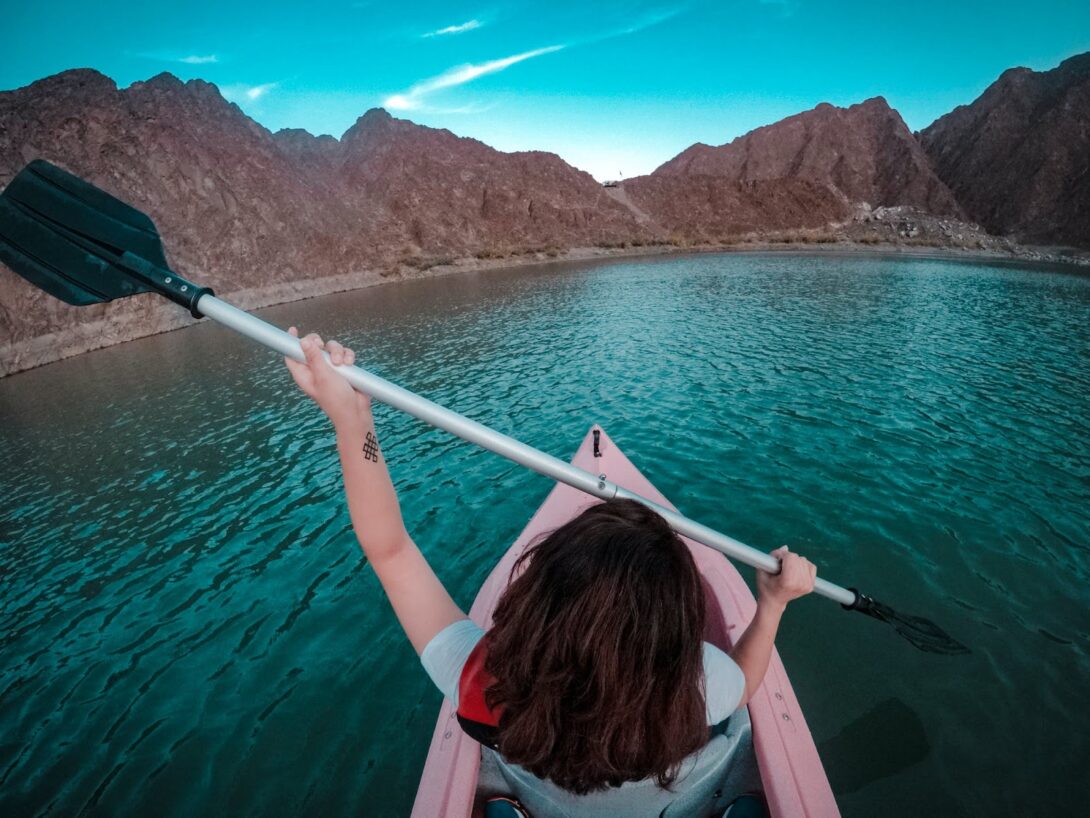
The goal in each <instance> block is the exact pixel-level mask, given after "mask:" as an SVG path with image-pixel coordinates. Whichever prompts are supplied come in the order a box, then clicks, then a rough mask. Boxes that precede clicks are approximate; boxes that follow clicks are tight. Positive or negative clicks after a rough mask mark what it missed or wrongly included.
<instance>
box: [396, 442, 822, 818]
mask: <svg viewBox="0 0 1090 818" xmlns="http://www.w3.org/2000/svg"><path fill="white" fill-rule="evenodd" d="M571 462H572V464H573V465H575V466H577V467H579V468H581V469H584V470H586V471H589V472H592V473H594V474H604V475H606V477H607V478H608V479H609V480H611V481H613V482H614V483H616V484H617V485H619V486H623V487H624V488H626V489H628V490H629V491H633V492H635V493H636V494H639V495H641V496H643V497H645V498H647V499H648V500H652V501H654V502H657V503H660V504H661V505H663V506H666V507H667V508H673V506H672V505H670V503H669V502H668V501H667V500H666V498H665V497H663V496H662V494H660V493H659V492H658V491H657V490H656V489H655V487H654V486H652V485H651V483H650V481H648V479H647V478H646V477H644V476H643V474H642V473H641V472H640V471H639V470H638V469H637V468H636V467H635V466H634V465H632V463H631V461H629V459H628V458H627V457H625V455H624V453H623V452H621V450H620V449H619V448H618V447H617V445H616V444H615V443H613V441H612V440H610V439H609V437H608V436H607V435H606V433H605V432H604V431H602V429H601V428H600V427H598V426H594V427H592V428H591V430H590V431H589V432H587V436H586V437H585V438H584V439H583V442H582V444H580V446H579V450H578V451H577V452H576V453H575V457H574V458H572V461H571ZM597 502H599V501H598V500H597V499H596V498H594V497H591V496H589V495H587V494H584V493H583V492H581V491H579V490H577V489H574V488H572V487H570V486H567V485H564V484H562V483H557V484H556V486H555V487H554V488H553V490H552V492H550V494H549V496H548V497H547V498H546V499H545V502H544V503H543V504H542V506H541V507H540V508H539V509H538V510H537V512H536V513H535V514H534V516H533V517H532V518H531V519H530V522H529V523H528V524H527V526H526V528H525V529H524V530H523V532H522V533H521V534H520V535H519V537H518V539H516V540H515V542H514V544H513V545H512V546H511V547H510V548H509V549H508V550H507V553H505V554H504V555H503V558H502V559H501V560H500V561H499V563H498V564H497V565H496V567H495V568H494V569H493V570H492V573H491V574H490V575H489V576H488V579H486V580H485V582H484V584H483V585H482V586H481V589H480V591H479V592H478V593H477V598H476V599H475V600H474V602H473V607H472V608H471V609H470V612H469V616H470V618H471V619H472V620H473V621H474V622H476V623H477V624H478V625H480V626H481V627H483V628H485V629H486V630H487V629H488V627H489V626H490V625H491V623H492V612H493V610H494V609H495V607H496V603H497V602H498V601H499V599H500V596H501V595H502V594H503V591H504V588H505V587H506V585H507V580H508V577H509V576H510V573H511V567H512V565H513V564H514V562H515V560H517V559H518V557H519V555H520V554H522V552H523V550H524V549H525V548H526V546H527V545H528V544H529V543H530V542H531V541H532V540H533V539H534V537H536V536H538V535H540V534H541V533H543V532H546V531H551V530H553V529H554V528H557V527H558V526H560V525H562V524H564V523H565V522H567V521H568V520H570V519H571V518H572V517H574V516H575V515H576V514H578V513H579V512H581V511H582V510H583V509H584V508H586V507H587V506H589V505H591V504H593V503H597ZM682 539H683V540H684V541H685V543H686V544H687V545H688V546H689V549H690V551H692V554H693V558H694V559H695V561H696V565H697V568H698V569H699V570H700V572H701V575H702V576H703V578H704V581H705V592H706V594H707V606H708V616H707V630H706V632H705V634H704V638H705V640H706V641H708V642H711V643H712V644H714V645H716V646H717V647H719V648H721V649H722V650H724V651H729V650H730V649H731V646H732V645H733V642H734V640H735V639H737V638H738V636H739V635H740V634H741V633H742V632H743V631H744V630H745V626H746V625H747V624H748V623H749V621H750V619H752V617H753V614H754V612H755V610H756V606H757V602H756V600H755V599H754V597H753V594H752V593H751V592H750V590H749V587H748V586H747V585H746V583H745V581H744V580H743V579H742V576H741V574H739V573H738V571H737V570H736V569H735V568H734V566H733V565H732V564H731V563H730V562H729V561H728V560H727V558H726V557H724V556H723V555H722V554H720V553H719V552H717V551H713V550H712V549H710V548H708V547H707V546H704V545H701V544H699V543H696V542H693V541H692V540H689V539H687V538H682ZM747 709H748V710H749V721H750V725H751V730H752V740H751V741H747V743H746V747H745V748H744V749H745V750H746V751H747V752H751V753H752V755H753V760H755V762H756V767H757V770H758V772H759V777H760V785H761V788H762V789H763V791H764V797H765V800H766V801H767V802H768V808H769V812H770V813H771V815H772V817H773V818H827V817H828V816H838V815H840V812H839V810H838V809H837V805H836V801H835V800H834V798H833V793H832V788H831V787H830V785H829V779H828V777H827V776H826V775H825V769H824V767H823V766H822V763H821V758H820V757H819V756H818V752H817V748H816V747H815V746H814V739H813V737H812V736H811V735H810V730H809V728H808V727H807V726H806V719H805V718H804V717H803V714H802V709H801V707H800V706H799V702H798V700H797V699H796V698H795V694H794V691H793V690H792V689H791V683H790V682H789V681H788V678H787V671H786V670H785V669H784V666H783V662H782V661H781V660H780V656H779V653H778V652H777V651H775V650H773V653H772V660H771V662H770V663H769V667H768V673H767V674H766V676H765V680H764V683H763V684H762V685H761V687H760V688H758V690H757V691H756V693H754V695H753V696H752V698H751V699H750V701H749V703H748V705H747ZM480 777H481V746H480V745H479V744H478V743H477V742H476V741H474V740H473V739H471V738H470V737H469V736H467V735H466V734H465V733H463V732H462V729H461V727H459V725H458V720H457V718H456V713H455V711H454V709H453V708H452V706H451V702H450V701H449V700H444V701H443V705H442V707H441V709H440V711H439V719H438V722H437V723H436V726H435V733H434V735H433V736H432V741H431V747H430V749H429V750H428V757H427V760H426V761H425V763H424V772H423V773H422V775H421V777H420V787H419V789H418V790H417V793H416V801H415V803H414V805H413V811H412V815H413V818H436V816H444V818H472V816H473V815H474V803H475V801H476V800H477V793H478V782H479V780H480ZM478 814H479V813H478ZM535 818H546V816H535Z"/></svg>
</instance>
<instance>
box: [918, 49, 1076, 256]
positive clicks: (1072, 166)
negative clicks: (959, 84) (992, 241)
mask: <svg viewBox="0 0 1090 818" xmlns="http://www.w3.org/2000/svg"><path fill="white" fill-rule="evenodd" d="M920 141H921V143H922V144H923V147H924V149H925V150H926V151H927V153H928V155H929V156H930V157H931V161H932V163H933V164H934V166H935V169H936V171H937V172H938V174H939V176H940V177H941V178H942V179H943V181H945V182H946V184H947V185H949V187H950V189H951V190H953V192H954V194H955V195H956V196H957V197H958V201H959V202H960V203H961V205H962V207H964V208H965V210H966V212H967V213H968V214H969V215H970V217H971V218H973V219H974V220H976V221H978V222H980V224H982V225H983V226H984V227H985V228H987V229H988V231H989V232H992V233H996V234H1009V235H1012V236H1014V237H1016V238H1018V239H1019V240H1022V241H1027V242H1032V243H1041V244H1045V243H1054V244H1070V245H1074V246H1079V247H1090V53H1087V54H1081V55H1079V56H1077V57H1072V58H1071V59H1069V60H1065V61H1064V62H1062V63H1061V64H1060V65H1059V66H1058V67H1057V68H1054V69H1053V70H1051V71H1044V72H1036V71H1031V70H1029V69H1028V68H1012V69H1010V70H1009V71H1006V72H1004V73H1003V74H1002V76H1000V77H999V79H997V80H996V81H995V82H994V83H993V84H992V85H991V86H989V87H988V89H987V90H986V91H985V92H984V93H983V94H981V96H980V97H979V98H978V99H977V100H976V101H975V102H973V103H972V104H971V105H961V106H959V107H957V108H955V109H954V110H953V111H951V112H950V113H948V114H947V115H946V116H944V117H941V118H940V119H938V120H936V121H935V122H934V124H932V125H931V126H930V127H928V128H926V129H925V130H924V131H923V132H922V133H921V134H920Z"/></svg>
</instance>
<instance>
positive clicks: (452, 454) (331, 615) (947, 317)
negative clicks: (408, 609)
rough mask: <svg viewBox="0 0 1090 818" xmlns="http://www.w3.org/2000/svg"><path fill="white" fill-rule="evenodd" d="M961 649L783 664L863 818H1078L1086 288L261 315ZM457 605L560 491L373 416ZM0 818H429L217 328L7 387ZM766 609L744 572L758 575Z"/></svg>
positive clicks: (922, 289) (395, 292) (863, 644)
mask: <svg viewBox="0 0 1090 818" xmlns="http://www.w3.org/2000/svg"><path fill="white" fill-rule="evenodd" d="M263 312H264V314H265V316H266V317H267V318H268V319H269V320H272V321H274V322H276V323H279V324H281V325H287V324H288V323H297V324H299V325H301V326H302V327H304V328H306V329H312V328H318V329H321V330H322V331H323V332H324V333H325V334H326V335H327V336H328V335H333V336H336V337H338V338H341V339H343V340H345V341H347V342H349V343H351V344H352V345H353V346H354V347H355V348H356V349H357V350H359V351H360V353H361V355H360V357H361V358H362V359H363V362H364V364H365V365H369V366H371V367H373V368H374V369H375V370H377V371H378V372H379V373H381V374H383V375H385V376H386V377H389V378H391V379H393V380H395V381H397V382H399V383H401V384H403V385H404V386H406V387H408V388H410V389H413V390H417V391H419V392H421V393H423V394H424V395H427V396H428V397H431V398H433V399H435V400H437V401H440V402H442V403H444V404H447V405H449V406H451V407H453V408H456V409H458V410H460V411H462V412H464V413H466V414H468V415H470V416H471V417H474V418H476V419H479V420H481V421H484V422H485V423H489V424H492V425H494V426H495V427H496V428H498V429H500V430H501V431H504V432H508V433H512V434H517V435H518V436H520V437H522V438H523V439H525V440H527V441H528V442H529V443H531V444H533V445H535V446H538V447H540V448H543V449H545V450H546V451H549V452H552V453H554V454H556V455H558V456H562V457H564V458H567V457H569V456H570V455H571V454H572V452H573V451H574V449H575V447H576V445H577V444H578V442H579V440H580V439H581V437H582V435H583V434H584V433H585V431H586V429H587V427H588V426H589V425H590V424H591V423H592V422H600V423H602V424H603V426H604V427H605V428H606V429H607V431H608V432H609V433H610V435H611V436H613V437H614V438H615V439H616V440H617V442H618V443H619V444H620V445H622V446H623V447H624V448H625V451H626V452H627V453H628V454H629V456H630V457H631V458H632V459H633V460H634V461H635V462H636V463H637V464H639V465H640V466H641V467H642V468H643V469H644V471H645V472H646V473H647V474H648V476H649V477H650V478H651V479H652V480H653V481H654V482H655V483H656V484H657V485H658V486H659V487H660V488H661V489H662V490H663V491H664V493H665V494H666V495H667V496H669V497H670V498H671V499H672V500H673V501H674V502H675V503H676V504H677V505H678V506H679V507H680V508H681V509H682V511H684V512H686V513H688V514H690V515H691V516H694V517H696V518H697V519H699V520H701V521H703V522H706V523H708V524H710V525H712V526H716V527H719V528H721V529H723V530H725V531H727V532H729V533H731V534H733V535H734V536H736V537H738V538H739V539H742V540H743V541H746V542H749V543H752V544H753V545H756V546H759V547H763V548H766V549H771V548H773V547H775V546H777V545H779V544H781V543H784V542H789V543H793V544H795V545H796V546H797V548H798V549H799V550H802V551H803V552H805V553H806V554H807V555H809V556H810V557H811V558H812V559H814V561H815V562H817V563H818V564H819V565H820V566H823V575H825V576H827V577H828V578H830V579H832V580H833V581H839V582H842V583H843V584H847V585H858V586H859V587H862V588H864V589H867V590H870V591H872V592H873V593H874V594H875V595H876V596H878V597H879V598H881V599H883V600H886V601H888V602H890V603H891V604H893V605H894V606H895V607H898V608H902V609H904V610H907V611H911V612H915V613H921V614H924V615H926V616H929V617H931V618H933V619H935V620H937V621H939V622H940V623H942V624H943V625H944V626H945V627H946V628H947V629H948V630H950V631H951V632H952V633H953V634H954V635H955V636H956V637H957V638H959V639H961V640H962V641H964V642H966V643H967V644H969V645H970V646H971V647H972V650H973V653H972V655H970V656H962V657H944V656H933V655H928V654H923V653H919V652H917V651H915V650H914V649H913V648H911V647H910V646H909V645H908V644H907V643H904V642H902V641H900V640H899V639H898V638H897V637H896V636H895V635H894V634H893V633H892V631H890V630H889V629H887V628H885V627H883V626H881V625H879V624H878V623H875V622H873V621H871V620H868V619H866V618H864V617H860V616H856V615H854V614H847V613H844V612H842V611H841V610H839V608H838V607H837V606H836V605H834V604H831V603H829V602H827V601H825V600H822V599H817V598H813V599H807V600H803V601H801V602H799V603H797V604H796V605H794V606H793V607H792V609H791V610H790V612H789V614H788V616H787V619H786V621H785V624H784V628H783V632H782V634H781V638H780V640H779V646H780V650H781V652H782V654H783V656H784V660H785V662H786V664H787V667H788V670H789V671H790V673H791V675H792V680H793V682H794V684H795V687H796V690H797V692H798V695H799V698H800V700H801V702H802V705H803V707H804V709H805V711H806V716H807V719H808V720H809V723H810V726H811V729H812V731H813V734H814V737H815V739H816V740H817V743H818V745H819V748H820V750H821V752H822V755H823V757H824V760H825V763H826V766H827V769H828V772H829V776H830V779H831V780H832V783H833V787H834V790H835V791H836V792H837V794H838V798H839V801H840V803H841V805H842V808H843V810H844V813H845V814H846V815H849V816H868V815H875V814H878V813H879V811H880V812H881V814H882V815H883V816H886V818H891V817H892V816H915V815H921V814H930V815H944V816H955V815H979V816H985V815H987V816H991V815H1010V814H1013V813H1014V812H1015V811H1016V810H1018V809H1021V810H1025V811H1026V812H1025V813H1024V814H1034V815H1068V814H1085V813H1083V812H1082V810H1083V809H1084V808H1085V803H1086V799H1087V798H1088V797H1090V792H1088V784H1087V783H1086V780H1085V774H1086V773H1087V771H1088V769H1090V750H1088V745H1090V739H1088V736H1090V714H1088V710H1087V707H1086V698H1087V684H1088V683H1087V680H1088V678H1090V590H1088V588H1087V582H1088V579H1090V536H1088V529H1090V511H1088V509H1090V422H1088V420H1087V416H1088V410H1090V321H1088V318H1090V278H1087V277H1086V276H1081V275H1077V274H1069V273H1059V272H1048V271H1040V270H1022V269H1015V268H1001V267H994V266H983V265H970V264H957V263H950V262H943V261H931V260H928V261H922V260H889V259H884V260H883V259H870V258H834V257H821V258H807V257H803V256H799V257H790V256H742V255H727V256H700V257H690V258H675V259H665V260H662V259H660V260H650V261H625V262H622V263H608V264H598V265H591V264H588V265H575V266H568V267H553V268H541V269H527V270H522V271H517V272H502V271H501V272H491V273H482V274H471V275H463V276H458V277H451V278H442V279H435V280H430V281H422V282H413V283H405V284H395V285H390V286H385V287H380V288H375V289H371V290H366V291H361V292H357V293H352V294H346V295H337V296H331V297H328V298H322V299H316V300H312V301H308V302H304V303H298V304H291V305H286V306H282V307H277V308H274V309H269V310H265V311H263ZM378 415H379V427H380V433H381V435H382V438H383V444H384V449H385V451H386V453H387V457H388V459H389V460H390V462H391V469H392V471H393V474H394V478H395V481H396V483H397V486H398V489H399V491H400V493H401V498H402V503H403V507H404V511H405V517H406V521H407V523H408V525H409V526H410V529H411V531H412V532H413V534H414V535H415V537H416V539H417V540H418V542H419V543H420V544H421V546H422V547H423V549H424V550H425V551H426V553H427V554H428V556H429V558H430V559H432V560H433V561H434V563H435V565H436V567H437V568H438V571H439V573H440V575H441V576H442V577H443V578H444V579H445V580H446V581H447V582H448V583H449V587H450V588H451V589H452V591H453V593H454V595H455V597H456V598H457V599H458V600H459V601H460V602H461V603H462V604H463V605H466V606H468V605H469V604H470V602H471V601H472V598H473V595H474V593H475V591H476V589H477V587H478V585H479V584H480V582H481V580H482V579H483V577H484V576H485V575H486V573H487V572H488V571H489V569H490V568H491V567H492V565H493V564H494V562H495V561H496V559H497V558H498V556H499V555H500V554H501V553H502V552H503V550H504V549H505V548H506V547H507V545H508V544H509V543H510V541H511V540H512V539H513V538H514V536H515V535H516V534H517V532H518V531H519V529H520V528H521V527H522V526H523V525H524V524H525V522H526V521H527V519H528V518H529V516H530V514H531V512H532V511H533V510H534V509H535V508H536V507H537V505H538V504H539V503H540V502H541V500H542V499H543V498H544V496H545V494H546V493H547V491H548V488H549V486H548V484H547V483H546V481H545V480H544V479H543V478H540V477H537V476H535V475H533V474H531V473H529V472H525V471H522V470H520V469H518V468H516V467H514V466H512V465H510V464H508V463H507V462H506V461H503V460H501V459H499V458H497V457H495V456H493V455H490V454H487V453H484V452H481V451H478V450H475V449H473V448H471V447H469V446H468V445H466V444H462V443H460V442H458V441H455V440H454V439H451V438H449V437H448V436H446V435H444V434H442V433H439V432H436V431H434V430H429V429H426V428H423V427H421V426H420V425H419V424H417V423H416V422H415V421H411V420H409V419H408V418H405V417H401V416H398V415H395V414H393V413H392V412H389V411H386V410H384V409H380V410H379V411H378ZM0 418H2V424H0V496H2V497H3V504H2V507H0V543H2V544H0V577H2V588H3V592H2V596H0V815H4V816H34V815H56V816H69V815H76V814H86V815H156V816H186V817H187V818H188V817H190V816H205V815H210V814H230V815H238V816H242V815H260V816H295V815H304V814H306V815H350V814H352V815H367V816H399V815H406V814H407V813H408V811H409V808H410V806H411V804H412V799H413V795H414V792H415V788H416V782H417V779H418V776H419V773H420V770H421V767H422V764H423V761H424V755H425V752H426V749H427V743H428V739H429V736H430V733H431V730H432V726H433V723H434V718H435V714H436V711H437V708H438V706H439V695H438V694H437V693H436V692H435V691H434V690H432V689H431V688H430V686H429V682H428V681H427V679H426V677H425V675H424V673H423V672H422V671H421V670H420V668H419V666H418V664H417V661H416V659H415V657H414V655H413V652H412V650H411V649H410V647H409V645H408V643H407V642H406V640H405V639H404V638H403V637H402V635H401V633H400V632H399V630H398V628H397V626H396V624H395V621H394V618H393V615H392V613H391V612H390V610H389V607H388V605H387V603H386V602H385V600H384V598H383V596H382V594H381V592H380V589H379V587H378V584H377V582H376V581H375V578H374V576H373V574H372V572H371V571H370V570H369V568H368V566H367V565H366V563H365V562H364V560H363V559H362V557H361V555H360V553H359V550H358V548H357V547H356V544H355V541H354V538H353V535H352V532H351V529H350V526H349V520H348V515H347V512H346V510H345V508H344V507H343V503H342V499H341V494H340V484H339V473H338V469H337V463H336V457H335V454H334V448H333V439H332V436H331V434H330V430H329V428H328V426H327V424H326V422H325V420H324V418H323V417H321V415H320V414H319V412H318V411H317V410H316V409H315V408H314V407H313V406H312V405H310V404H308V403H307V402H305V401H304V400H301V399H300V396H299V394H298V393H297V392H296V391H295V389H294V387H293V385H292V384H291V382H290V380H289V378H288V376H287V373H286V371H285V370H284V368H283V366H282V364H281V363H280V362H279V361H278V360H276V359H275V358H274V357H273V356H271V355H270V354H269V353H267V352H266V351H264V350H262V349H260V348H257V347H254V346H251V345H250V344H249V343H248V342H245V341H242V340H240V339H238V338H236V337H234V336H233V335H231V334H230V333H229V332H228V331H226V330H222V329H220V328H218V327H216V326H215V325H212V324H210V323H205V324H202V325H201V326H198V327H196V328H194V329H189V330H184V331H180V332H175V333H172V334H169V335H164V336H159V337H156V338H149V339H145V340H142V341H138V342H134V343H130V344H124V345H122V346H119V347H115V348H112V349H108V350H104V351H100V352H94V353H91V354H88V355H83V356H80V357H77V358H75V359H71V360H69V361H65V362H61V363H57V364H53V365H51V366H47V367H43V368H41V369H38V370H35V371H31V372H27V373H23V374H20V375H16V376H14V377H10V378H7V379H4V380H2V381H0ZM745 573H746V575H747V576H748V575H749V573H750V572H749V570H748V569H746V570H745Z"/></svg>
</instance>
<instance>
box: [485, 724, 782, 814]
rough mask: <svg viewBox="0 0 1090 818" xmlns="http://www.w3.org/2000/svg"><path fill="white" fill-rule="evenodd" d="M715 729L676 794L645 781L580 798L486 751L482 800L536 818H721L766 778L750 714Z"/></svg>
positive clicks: (683, 772) (684, 766)
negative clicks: (510, 803) (503, 801)
mask: <svg viewBox="0 0 1090 818" xmlns="http://www.w3.org/2000/svg"><path fill="white" fill-rule="evenodd" d="M711 729H712V738H711V740H710V741H709V742H708V743H707V744H706V745H705V746H704V749H702V750H701V751H700V752H699V753H694V754H693V755H691V756H689V758H687V759H686V760H685V762H684V763H683V764H682V769H681V774H680V775H679V776H678V780H677V781H676V782H675V783H674V786H673V788H672V792H671V791H666V790H662V789H660V788H659V787H658V786H657V785H656V784H655V782H654V781H651V780H644V781H630V782H628V783H626V784H623V785H621V786H620V787H618V788H615V789H609V790H604V791H602V792H592V793H589V794H587V795H575V794H573V793H570V792H568V791H567V790H564V789H562V788H560V787H558V786H557V785H556V784H553V783H552V782H551V781H542V780H541V779H540V778H538V777H537V776H535V775H532V774H531V773H529V772H527V771H526V770H524V769H523V768H521V767H519V766H518V765H515V764H508V763H507V762H505V761H504V760H503V759H502V758H500V756H499V755H498V754H497V753H496V752H495V751H493V750H490V749H488V748H487V747H482V748H481V770H480V775H479V777H478V784H477V797H478V800H481V799H484V798H488V797H490V796H493V795H506V796H510V797H512V798H515V799H517V800H518V801H519V803H520V804H522V806H524V807H525V808H526V809H527V810H528V811H529V813H530V815H532V816H533V818H713V816H714V818H719V816H722V815H723V813H724V811H725V810H726V809H727V807H729V806H730V804H731V802H733V801H734V800H735V799H736V798H738V796H740V795H743V794H745V793H753V792H760V791H761V789H762V788H761V775H760V771H759V770H758V768H757V759H756V756H755V755H754V753H753V729H752V727H751V725H750V720H749V710H748V709H746V708H745V707H743V708H740V709H739V710H737V711H735V713H734V714H733V715H731V717H730V718H729V719H726V720H725V721H723V722H722V723H720V724H718V725H716V726H715V727H712V728H711Z"/></svg>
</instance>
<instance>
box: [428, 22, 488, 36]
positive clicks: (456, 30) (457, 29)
mask: <svg viewBox="0 0 1090 818" xmlns="http://www.w3.org/2000/svg"><path fill="white" fill-rule="evenodd" d="M482 25H484V23H482V22H481V21H480V20H466V21H465V22H464V23H460V24H459V25H456V26H447V27H446V28H439V29H436V30H435V31H429V32H428V33H427V34H421V35H420V36H421V37H442V36H443V35H445V34H465V33H466V32H467V31H473V29H475V28H480V27H481V26H482Z"/></svg>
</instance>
